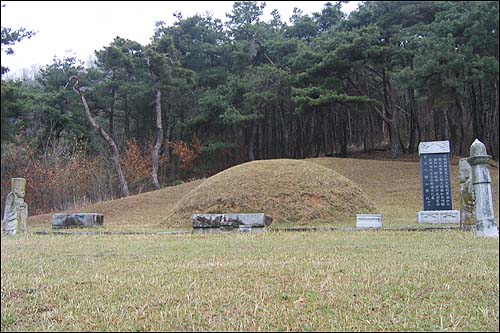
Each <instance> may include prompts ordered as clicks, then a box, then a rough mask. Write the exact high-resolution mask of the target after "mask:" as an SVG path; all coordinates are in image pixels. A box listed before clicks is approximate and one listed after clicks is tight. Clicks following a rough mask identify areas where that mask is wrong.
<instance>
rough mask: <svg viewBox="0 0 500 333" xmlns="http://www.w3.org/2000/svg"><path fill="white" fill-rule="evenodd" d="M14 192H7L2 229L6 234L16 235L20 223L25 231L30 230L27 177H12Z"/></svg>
mask: <svg viewBox="0 0 500 333" xmlns="http://www.w3.org/2000/svg"><path fill="white" fill-rule="evenodd" d="M11 188H12V192H10V193H9V194H7V198H6V200H5V209H4V212H3V218H2V229H3V233H4V234H5V235H11V236H13V235H15V234H16V233H17V225H18V224H19V225H20V226H21V227H22V228H23V231H24V232H27V231H28V225H27V220H28V204H27V203H26V202H24V196H25V194H26V192H25V190H26V179H24V178H12V179H11Z"/></svg>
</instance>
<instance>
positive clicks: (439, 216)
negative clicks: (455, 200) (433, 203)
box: [417, 210, 460, 224]
mask: <svg viewBox="0 0 500 333" xmlns="http://www.w3.org/2000/svg"><path fill="white" fill-rule="evenodd" d="M417 221H418V223H429V224H448V223H453V224H459V223H460V211H459V210H424V211H420V212H418V213H417Z"/></svg>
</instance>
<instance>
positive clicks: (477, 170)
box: [467, 139, 498, 238]
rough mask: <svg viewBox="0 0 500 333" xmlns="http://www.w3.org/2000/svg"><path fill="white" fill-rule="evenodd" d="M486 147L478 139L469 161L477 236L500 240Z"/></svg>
mask: <svg viewBox="0 0 500 333" xmlns="http://www.w3.org/2000/svg"><path fill="white" fill-rule="evenodd" d="M490 159H491V156H489V155H487V154H486V146H485V145H484V144H483V143H482V142H481V141H479V140H478V139H476V140H475V141H474V143H473V144H472V145H471V147H470V157H469V158H468V159H467V161H468V162H469V163H470V165H471V166H472V183H473V186H474V197H475V204H476V209H475V213H476V214H475V215H476V235H477V236H478V237H494V238H498V225H497V223H496V221H495V215H494V211H493V193H492V190H491V176H490V170H489V169H488V161H489V160H490Z"/></svg>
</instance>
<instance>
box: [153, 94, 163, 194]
mask: <svg viewBox="0 0 500 333" xmlns="http://www.w3.org/2000/svg"><path fill="white" fill-rule="evenodd" d="M155 115H156V140H155V144H154V146H153V149H152V151H151V159H152V164H153V165H152V169H153V171H152V173H151V180H152V181H153V187H154V188H155V189H156V190H158V189H160V182H159V181H158V164H159V161H158V152H159V151H160V147H161V144H162V142H163V126H162V122H161V90H160V89H158V90H157V91H156V100H155Z"/></svg>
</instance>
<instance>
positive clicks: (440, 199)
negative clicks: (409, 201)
mask: <svg viewBox="0 0 500 333" xmlns="http://www.w3.org/2000/svg"><path fill="white" fill-rule="evenodd" d="M418 154H419V155H420V161H421V170H422V194H423V200H424V210H423V211H420V212H418V213H417V221H418V222H419V223H460V211H458V210H452V195H451V181H450V143H449V142H448V141H429V142H421V143H420V144H419V145H418Z"/></svg>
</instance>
